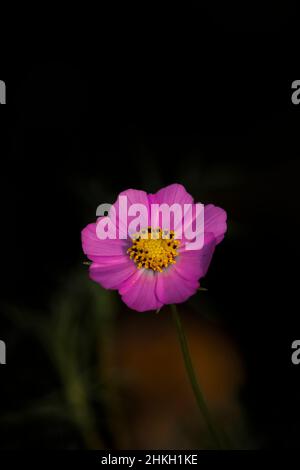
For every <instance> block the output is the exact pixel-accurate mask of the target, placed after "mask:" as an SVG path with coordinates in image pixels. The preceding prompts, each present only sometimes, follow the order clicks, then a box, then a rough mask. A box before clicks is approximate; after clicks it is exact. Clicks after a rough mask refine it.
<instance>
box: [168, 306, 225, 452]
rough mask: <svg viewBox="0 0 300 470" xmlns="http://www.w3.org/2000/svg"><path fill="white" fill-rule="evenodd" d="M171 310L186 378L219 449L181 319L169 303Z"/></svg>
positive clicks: (220, 446) (219, 442)
mask: <svg viewBox="0 0 300 470" xmlns="http://www.w3.org/2000/svg"><path fill="white" fill-rule="evenodd" d="M171 310H172V314H173V319H174V323H175V325H176V328H177V333H178V338H179V343H180V347H181V352H182V356H183V360H184V365H185V368H186V372H187V375H188V378H189V380H190V383H191V386H192V389H193V392H194V395H195V398H196V401H197V404H198V407H199V410H200V412H201V414H202V416H203V418H204V420H205V423H206V425H207V428H208V430H209V432H210V435H211V437H212V439H213V442H214V445H215V446H216V448H217V449H221V448H222V445H221V441H220V438H219V435H218V433H217V431H216V429H215V425H214V423H213V420H212V418H211V416H210V412H209V409H208V407H207V404H206V401H205V398H204V395H203V393H202V391H201V388H200V386H199V383H198V380H197V377H196V374H195V370H194V366H193V363H192V360H191V355H190V351H189V347H188V343H187V339H186V336H185V333H184V329H183V326H182V323H181V319H180V316H179V313H178V311H177V307H176V305H171Z"/></svg>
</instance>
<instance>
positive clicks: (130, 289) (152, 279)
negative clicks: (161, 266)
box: [119, 269, 163, 312]
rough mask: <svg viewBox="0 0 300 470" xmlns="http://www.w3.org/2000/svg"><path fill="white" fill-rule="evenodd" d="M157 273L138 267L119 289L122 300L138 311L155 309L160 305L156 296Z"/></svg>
mask: <svg viewBox="0 0 300 470" xmlns="http://www.w3.org/2000/svg"><path fill="white" fill-rule="evenodd" d="M157 278H158V276H157V274H155V273H154V272H153V271H151V270H146V269H138V270H137V272H136V273H135V274H134V275H133V276H131V277H130V278H129V279H127V281H125V282H124V284H123V285H122V286H121V288H120V289H119V293H120V294H121V296H122V300H123V301H124V302H125V304H126V305H128V307H129V308H132V309H133V310H137V311H138V312H145V311H148V310H157V309H159V308H161V307H162V305H163V304H162V302H160V301H159V300H158V298H157V296H156V293H155V288H156V282H157Z"/></svg>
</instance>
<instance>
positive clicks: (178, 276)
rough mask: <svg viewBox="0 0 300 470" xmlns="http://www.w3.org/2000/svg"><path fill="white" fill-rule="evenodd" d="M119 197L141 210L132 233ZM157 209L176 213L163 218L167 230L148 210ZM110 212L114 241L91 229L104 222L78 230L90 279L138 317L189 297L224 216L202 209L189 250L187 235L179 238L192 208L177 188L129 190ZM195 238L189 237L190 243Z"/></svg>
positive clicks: (209, 207) (223, 227)
mask: <svg viewBox="0 0 300 470" xmlns="http://www.w3.org/2000/svg"><path fill="white" fill-rule="evenodd" d="M121 196H122V197H123V196H126V198H127V201H128V205H129V206H132V205H134V204H137V205H138V206H139V207H140V206H142V207H144V208H145V209H146V214H147V217H146V220H145V223H144V224H143V223H142V224H139V227H138V230H135V231H133V232H132V233H131V232H130V228H129V229H128V225H127V222H128V220H129V219H130V216H128V220H126V223H124V219H122V217H120V211H119V209H120V206H121V202H122V198H121ZM162 205H164V206H166V207H174V208H176V209H177V214H180V216H179V218H178V217H177V218H176V217H175V216H174V217H173V218H171V219H169V223H168V224H167V226H166V224H165V221H164V220H163V218H162V216H161V214H160V215H159V216H158V217H153V213H152V211H151V207H152V206H153V207H154V206H155V207H157V206H160V207H162ZM112 207H113V209H114V211H113V212H114V214H116V217H115V218H112V220H113V224H114V227H115V229H116V231H115V233H116V234H117V236H116V237H114V238H103V237H99V232H98V231H97V224H98V223H99V221H100V222H105V220H104V217H100V218H99V219H98V221H97V222H95V223H92V224H89V225H88V226H87V227H86V228H85V229H84V230H83V231H82V247H83V251H84V253H85V254H86V256H87V257H88V258H89V259H90V260H91V261H92V263H91V265H90V268H89V272H90V277H91V279H93V280H94V281H96V282H97V283H98V284H100V285H101V286H102V287H104V288H106V289H116V290H118V291H119V293H120V295H121V296H122V299H123V301H124V302H125V303H126V304H127V305H128V307H130V308H132V309H134V310H137V311H139V312H144V311H147V310H158V309H160V308H161V307H162V306H163V305H166V304H174V303H181V302H184V301H185V300H187V299H188V298H189V297H191V296H192V295H193V294H195V293H196V291H197V289H198V288H199V286H200V284H199V279H201V278H202V277H203V276H205V274H206V272H207V269H208V267H209V264H210V261H211V259H212V255H213V252H214V249H215V246H216V245H217V244H218V243H220V242H221V241H222V239H223V238H224V233H225V232H226V228H227V227H226V212H225V211H224V210H223V209H221V208H219V207H215V206H214V205H212V204H208V205H205V206H203V214H202V215H203V224H201V227H200V228H199V229H198V232H200V231H201V235H202V237H201V240H202V241H201V243H200V244H198V245H197V244H195V246H193V248H192V249H191V246H189V244H190V240H191V239H190V238H189V237H188V236H187V233H186V232H188V230H186V231H183V233H182V226H183V225H184V224H185V221H186V220H187V219H188V216H189V218H190V223H189V225H190V226H191V225H193V224H194V222H195V220H196V218H197V217H196V215H195V208H196V204H195V203H194V200H193V198H192V196H191V195H190V194H188V193H187V192H186V190H185V188H184V187H183V186H182V185H180V184H172V185H170V186H167V187H165V188H162V189H161V190H159V191H158V192H157V193H156V194H147V193H146V192H144V191H139V190H134V189H129V190H127V191H124V192H122V193H121V194H120V195H119V197H118V199H117V201H116V203H115V204H114V205H113V206H112ZM131 219H132V217H131ZM140 225H142V226H140ZM184 226H185V228H190V227H187V225H186V224H185V225H184ZM129 227H130V224H129ZM198 235H199V234H198V233H196V234H195V233H194V239H196V238H197V236H198Z"/></svg>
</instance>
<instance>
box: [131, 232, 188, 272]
mask: <svg viewBox="0 0 300 470" xmlns="http://www.w3.org/2000/svg"><path fill="white" fill-rule="evenodd" d="M174 236H175V234H174V231H173V230H171V231H170V232H169V231H167V230H163V231H162V230H161V229H160V228H156V229H152V228H151V227H148V229H143V230H141V231H140V232H139V233H136V234H135V235H134V236H133V243H132V246H131V247H130V248H129V249H128V250H127V253H128V254H129V256H130V258H131V259H132V260H133V261H134V262H135V264H136V265H137V267H138V268H139V269H141V268H146V269H152V270H153V271H158V272H162V270H163V269H164V268H167V267H168V266H169V265H170V264H175V263H176V260H175V258H176V256H178V251H177V249H178V247H179V245H180V241H179V240H175V239H174Z"/></svg>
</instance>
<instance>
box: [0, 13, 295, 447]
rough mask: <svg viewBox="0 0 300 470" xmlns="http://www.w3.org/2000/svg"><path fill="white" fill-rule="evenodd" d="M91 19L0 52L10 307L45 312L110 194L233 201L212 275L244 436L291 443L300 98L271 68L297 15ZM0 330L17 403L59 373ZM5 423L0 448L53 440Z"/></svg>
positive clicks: (4, 286)
mask: <svg viewBox="0 0 300 470" xmlns="http://www.w3.org/2000/svg"><path fill="white" fill-rule="evenodd" d="M226 8H227V7H226ZM235 13H236V12H235ZM70 23H72V21H70ZM96 23H97V24H95V25H94V22H93V23H92V24H91V28H89V23H88V22H85V21H84V25H81V27H79V26H80V25H79V24H77V26H78V29H77V34H76V31H74V30H76V27H75V25H74V24H73V25H72V24H71V26H70V30H72V33H71V32H70V33H69V32H68V33H66V35H65V36H66V37H65V42H64V43H61V44H58V46H59V47H58V48H57V47H56V44H55V47H54V44H51V41H50V44H49V48H48V47H47V48H45V49H42V51H41V52H37V51H36V52H37V54H30V53H28V54H23V52H22V53H21V50H20V51H19V55H16V56H14V58H13V59H12V57H11V56H10V54H9V53H8V54H7V60H6V62H5V60H4V61H3V63H2V67H1V76H0V79H4V80H5V81H6V84H7V105H6V107H5V109H4V108H3V107H1V109H0V111H1V129H0V136H1V161H2V169H1V184H0V194H1V216H2V224H1V227H2V230H1V246H2V250H1V271H2V279H1V300H2V304H3V309H5V305H7V304H8V305H17V306H18V307H20V308H40V309H43V308H45V307H47V305H48V299H49V298H50V297H51V295H52V293H53V292H54V291H55V290H56V289H57V288H58V287H59V286H61V285H62V284H63V283H64V279H65V278H67V276H68V273H69V272H70V270H71V269H72V267H74V266H76V265H78V264H80V263H81V262H82V260H83V255H82V252H81V244H80V231H81V229H82V228H83V227H84V226H85V225H86V224H87V223H88V222H89V221H90V220H92V219H93V218H94V213H95V209H96V206H97V205H98V204H99V203H101V202H103V200H105V201H106V200H108V201H110V200H114V199H115V197H116V195H117V194H118V192H120V191H121V190H124V189H126V188H129V187H133V188H137V189H144V190H146V191H148V192H154V191H156V190H157V189H159V188H160V187H162V186H163V185H167V184H170V183H173V182H180V183H182V184H184V185H185V186H186V188H187V190H188V191H189V192H191V193H193V194H194V196H195V198H196V199H198V200H201V201H202V202H205V203H207V202H213V203H215V204H217V205H220V206H222V207H224V208H225V209H226V211H227V212H228V217H229V233H228V237H227V238H226V239H225V241H224V242H223V244H222V248H220V249H219V250H218V255H217V261H216V262H215V264H214V265H213V267H212V269H211V270H210V271H209V274H208V276H207V279H206V285H207V286H208V288H209V289H211V288H213V290H214V298H215V300H216V303H217V305H218V309H219V312H220V315H221V317H222V321H223V323H224V324H225V325H226V328H227V329H228V331H230V333H231V334H232V335H233V337H234V338H235V340H236V341H237V343H238V344H239V347H240V349H241V351H242V354H243V357H244V359H245V362H246V367H247V372H248V380H247V386H246V387H245V389H244V390H243V393H242V397H241V399H242V401H243V404H244V406H245V408H246V410H247V413H248V415H249V416H250V423H251V429H252V432H253V434H254V435H255V436H258V438H259V441H260V442H261V443H262V444H261V446H262V447H264V448H275V447H277V446H283V447H297V446H298V434H299V424H300V406H299V392H300V379H299V377H300V366H299V370H298V368H297V366H294V365H292V363H291V343H292V341H293V340H295V339H298V338H299V336H300V321H299V308H298V304H299V274H298V266H299V261H300V259H299V258H300V256H299V255H300V251H299V228H300V227H299V196H300V192H299V191H300V189H299V187H300V186H299V170H300V157H299V148H300V147H299V142H300V141H299V126H300V106H299V107H297V106H294V105H293V104H292V103H291V83H292V81H293V80H294V79H297V75H295V76H294V77H292V78H291V79H288V78H282V75H283V73H282V72H281V73H280V74H279V73H278V72H277V73H273V72H271V69H269V70H266V69H265V67H264V65H266V64H265V63H266V62H267V61H268V60H269V59H270V58H275V57H276V54H277V52H278V51H280V50H281V49H280V47H279V49H277V50H275V49H272V50H271V49H270V48H269V46H270V45H271V44H272V45H273V46H274V47H275V45H276V44H280V41H281V38H283V37H286V36H287V35H288V34H290V32H291V31H292V30H293V28H294V29H295V28H296V26H297V25H296V20H295V19H294V18H293V17H291V15H282V14H281V12H276V11H274V10H273V11H272V13H271V14H270V13H268V14H267V13H264V12H262V11H261V12H260V14H259V15H257V14H256V12H252V11H250V10H249V11H248V12H247V13H246V14H242V19H237V17H236V16H235V17H234V16H233V15H232V12H230V11H228V10H227V9H226V11H225V7H224V11H223V10H222V11H218V13H214V12H208V11H204V10H203V9H200V8H198V7H197V6H194V7H193V8H191V10H190V11H185V12H182V11H179V10H178V11H177V10H176V11H166V12H162V11H159V12H158V11H157V12H154V11H152V12H151V11H141V10H135V11H128V10H126V11H125V10H124V11H119V12H114V13H110V14H109V15H108V17H107V16H106V14H104V12H103V13H101V14H100V13H99V23H98V22H96ZM68 31H69V30H68ZM83 38H84V39H83ZM261 38H264V40H265V41H264V42H261ZM237 46H238V47H237ZM20 48H21V45H20ZM233 50H234V51H235V53H234V54H233ZM27 52H28V50H27ZM88 191H91V192H90V193H88V195H86V193H87V192H88ZM212 195H213V198H214V200H213V201H212V200H211V196H212ZM0 338H1V339H4V340H5V341H6V343H7V349H8V357H7V361H8V364H7V365H6V366H0V379H1V392H2V393H1V403H0V407H1V409H3V410H6V409H10V408H12V409H19V408H20V407H22V405H24V404H26V403H27V401H28V400H30V399H32V398H34V397H38V396H39V395H40V394H41V393H43V392H44V391H45V390H47V388H48V387H49V384H50V383H52V382H53V380H55V379H54V378H53V377H52V376H51V370H50V371H49V373H47V371H46V370H45V369H44V364H45V359H44V357H43V355H42V353H41V352H40V351H39V349H37V346H36V345H35V344H34V343H32V342H31V340H30V338H28V337H24V338H23V339H22V337H20V336H18V337H17V339H16V335H15V332H14V328H13V327H12V326H11V324H10V323H9V321H8V320H7V318H6V316H5V315H4V316H3V317H2V319H1V329H0ZM15 342H17V346H16V349H15V346H14V345H15ZM12 349H13V350H14V354H13V357H10V350H12ZM28 363H30V370H31V375H30V376H29V377H28V376H25V375H24V374H23V372H22V371H23V364H24V365H25V364H28ZM26 370H28V368H27V369H26ZM39 431H40V430H39ZM1 433H2V434H1V441H0V442H1V444H2V445H1V446H2V447H4V448H6V447H8V448H15V447H17V448H18V447H28V446H29V447H34V445H35V444H36V443H37V442H38V445H40V446H42V447H48V445H49V446H50V447H51V443H50V444H49V442H45V441H44V438H43V432H42V431H41V432H37V428H35V427H33V429H32V428H30V430H29V432H28V435H26V436H25V437H24V429H22V428H21V429H20V428H18V429H17V430H16V429H15V430H13V431H10V432H7V430H6V429H5V428H1ZM21 441H22V444H20V442H21ZM108 441H109V439H108ZM53 445H54V446H55V445H56V443H54V444H53Z"/></svg>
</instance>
